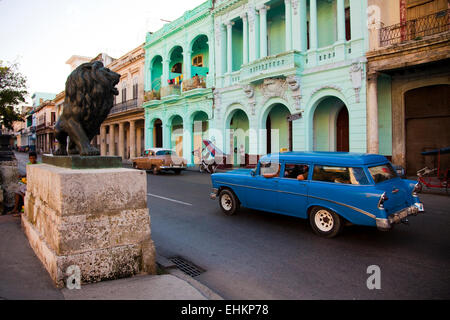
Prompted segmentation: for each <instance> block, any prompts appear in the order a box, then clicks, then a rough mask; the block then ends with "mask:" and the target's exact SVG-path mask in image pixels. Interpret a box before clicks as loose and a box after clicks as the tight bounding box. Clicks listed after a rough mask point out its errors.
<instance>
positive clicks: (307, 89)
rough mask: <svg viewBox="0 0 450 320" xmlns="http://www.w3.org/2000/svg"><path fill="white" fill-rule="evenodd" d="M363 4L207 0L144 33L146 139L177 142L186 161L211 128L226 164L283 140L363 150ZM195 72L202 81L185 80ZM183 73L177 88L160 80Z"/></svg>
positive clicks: (280, 146) (292, 146)
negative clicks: (201, 83)
mask: <svg viewBox="0 0 450 320" xmlns="http://www.w3.org/2000/svg"><path fill="white" fill-rule="evenodd" d="M366 10H367V4H366V1H361V0H272V1H264V0H222V1H220V0H218V1H214V3H213V2H212V1H207V2H205V3H204V4H203V5H201V6H199V7H198V8H195V9H194V10H192V11H189V12H187V13H186V14H185V15H184V16H183V17H182V18H180V19H179V20H177V21H174V22H172V23H171V24H169V25H166V26H165V27H164V28H163V29H162V30H160V31H158V32H156V33H154V34H152V35H149V36H148V39H147V44H146V50H147V57H146V63H147V68H146V69H147V71H148V73H147V79H146V83H147V88H146V89H147V90H148V91H150V90H153V91H152V93H151V94H150V96H151V98H153V99H156V100H150V101H148V102H147V103H145V104H144V107H145V108H146V121H147V123H146V126H147V130H146V132H147V137H146V143H147V147H153V146H159V145H162V146H165V147H171V148H174V149H178V150H179V149H180V144H182V149H183V151H182V154H183V155H184V156H185V158H186V159H189V160H190V161H191V163H192V161H193V160H195V159H193V158H192V156H191V155H190V153H191V151H192V150H194V149H196V147H198V144H199V141H200V144H201V138H208V139H210V140H212V141H214V142H215V144H216V145H217V146H218V147H219V148H221V149H222V150H223V151H224V152H225V153H226V154H227V155H229V157H228V158H227V164H233V165H242V164H244V162H246V164H248V162H254V161H255V160H256V159H257V158H258V156H261V155H264V154H266V153H270V152H277V151H280V150H296V151H302V150H320V151H352V152H366V144H367V143H366V80H365V79H366V59H365V52H366V51H367V48H368V41H367V39H368V36H367V25H366ZM199 56H201V58H199ZM200 59H203V66H199V67H196V66H195V65H196V64H197V63H198V61H199V60H200ZM177 64H178V65H177ZM180 64H181V66H180ZM186 66H187V67H186ZM194 73H195V74H198V75H199V76H201V77H203V78H204V83H205V84H204V87H202V88H194V89H192V83H191V81H192V80H190V79H191V77H192V76H193V75H194ZM181 74H182V75H183V78H184V80H183V83H182V86H181V90H180V89H179V88H178V87H177V85H176V84H167V80H168V79H169V80H170V79H172V78H176V77H178V76H179V75H181ZM186 80H188V81H187V83H186ZM186 88H187V89H189V90H186ZM158 92H159V93H160V96H161V98H160V99H161V100H157V99H158ZM185 128H188V129H189V130H184V129H185ZM186 131H187V132H186ZM161 132H162V133H161ZM160 136H162V138H160ZM188 150H189V151H188ZM244 153H245V155H246V156H245V157H244Z"/></svg>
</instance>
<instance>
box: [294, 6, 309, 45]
mask: <svg viewBox="0 0 450 320" xmlns="http://www.w3.org/2000/svg"><path fill="white" fill-rule="evenodd" d="M295 1H298V0H294V2H295ZM294 11H295V9H294ZM298 15H299V17H298V18H297V19H298V20H299V28H298V29H297V28H296V27H295V26H293V28H294V30H299V32H300V37H299V39H300V47H299V50H300V51H301V52H306V51H307V50H308V32H307V31H308V18H307V8H306V0H300V1H299V3H298ZM295 39H297V38H294V43H295Z"/></svg>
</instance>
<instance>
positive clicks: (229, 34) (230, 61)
mask: <svg viewBox="0 0 450 320" xmlns="http://www.w3.org/2000/svg"><path fill="white" fill-rule="evenodd" d="M233 24H234V22H232V21H228V22H227V73H228V74H230V73H232V72H233V34H232V32H233Z"/></svg>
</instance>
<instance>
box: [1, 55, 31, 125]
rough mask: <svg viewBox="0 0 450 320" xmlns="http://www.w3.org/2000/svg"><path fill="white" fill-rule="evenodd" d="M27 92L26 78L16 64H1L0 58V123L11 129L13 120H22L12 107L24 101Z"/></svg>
mask: <svg viewBox="0 0 450 320" xmlns="http://www.w3.org/2000/svg"><path fill="white" fill-rule="evenodd" d="M27 94H28V91H27V80H26V78H25V76H23V75H22V74H21V73H20V72H19V71H18V67H17V64H11V65H7V64H5V65H4V64H3V61H1V60H0V123H2V124H3V126H5V127H6V128H8V129H12V125H13V122H14V121H24V120H23V119H22V117H21V115H20V113H18V112H17V111H16V110H15V109H14V108H15V107H16V106H18V105H19V103H21V102H22V103H23V102H25V97H26V95H27Z"/></svg>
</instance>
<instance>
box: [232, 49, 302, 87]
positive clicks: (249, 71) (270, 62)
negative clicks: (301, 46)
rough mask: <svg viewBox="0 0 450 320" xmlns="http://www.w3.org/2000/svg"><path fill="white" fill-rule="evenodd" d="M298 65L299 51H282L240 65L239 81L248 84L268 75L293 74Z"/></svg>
mask: <svg viewBox="0 0 450 320" xmlns="http://www.w3.org/2000/svg"><path fill="white" fill-rule="evenodd" d="M300 65H301V54H300V53H299V52H297V51H289V52H283V53H281V54H278V55H275V56H269V57H265V58H262V59H259V60H256V61H253V62H251V63H248V64H246V65H244V66H242V69H241V72H240V75H239V81H240V83H242V84H248V83H251V82H254V81H259V80H262V79H264V78H268V77H274V76H279V75H284V76H286V75H290V74H295V72H296V70H297V69H298V68H299V67H300Z"/></svg>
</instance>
